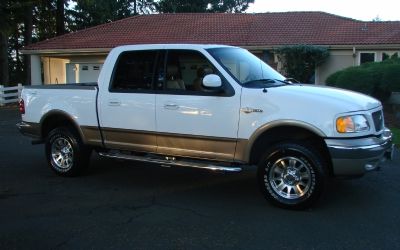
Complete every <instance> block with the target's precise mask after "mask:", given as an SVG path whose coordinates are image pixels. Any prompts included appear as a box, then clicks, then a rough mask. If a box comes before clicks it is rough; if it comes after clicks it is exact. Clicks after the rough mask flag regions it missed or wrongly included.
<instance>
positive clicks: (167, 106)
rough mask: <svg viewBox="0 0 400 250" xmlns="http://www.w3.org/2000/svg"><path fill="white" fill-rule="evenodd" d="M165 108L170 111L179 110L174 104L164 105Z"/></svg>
mask: <svg viewBox="0 0 400 250" xmlns="http://www.w3.org/2000/svg"><path fill="white" fill-rule="evenodd" d="M164 108H165V109H170V110H177V109H178V108H179V106H178V105H176V104H173V103H168V104H164Z"/></svg>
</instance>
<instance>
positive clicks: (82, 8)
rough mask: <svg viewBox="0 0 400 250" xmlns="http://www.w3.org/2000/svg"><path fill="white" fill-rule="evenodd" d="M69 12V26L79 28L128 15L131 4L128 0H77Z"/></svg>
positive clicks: (129, 14)
mask: <svg viewBox="0 0 400 250" xmlns="http://www.w3.org/2000/svg"><path fill="white" fill-rule="evenodd" d="M69 13H70V14H71V15H72V18H71V19H72V23H71V27H70V28H71V29H72V30H80V29H84V28H88V27H92V26H95V25H99V24H103V23H109V22H112V21H116V20H119V19H122V18H125V17H129V16H131V15H132V13H133V6H132V5H131V1H130V0H118V1H109V0H77V1H76V5H75V7H74V8H73V10H71V11H70V12H69Z"/></svg>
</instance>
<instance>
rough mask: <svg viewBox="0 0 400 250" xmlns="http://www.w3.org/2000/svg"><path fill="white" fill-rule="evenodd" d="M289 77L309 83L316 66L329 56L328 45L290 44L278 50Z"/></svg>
mask: <svg viewBox="0 0 400 250" xmlns="http://www.w3.org/2000/svg"><path fill="white" fill-rule="evenodd" d="M276 53H277V54H278V58H279V60H280V61H281V62H282V66H283V70H284V71H285V72H286V75H287V77H290V78H295V79H297V80H299V81H300V82H303V83H309V82H310V79H312V78H313V76H314V73H315V68H316V67H317V66H319V65H321V64H322V63H323V62H325V61H326V59H327V58H328V57H329V51H328V49H327V48H326V47H321V46H314V45H290V46H284V47H281V48H279V49H277V50H276Z"/></svg>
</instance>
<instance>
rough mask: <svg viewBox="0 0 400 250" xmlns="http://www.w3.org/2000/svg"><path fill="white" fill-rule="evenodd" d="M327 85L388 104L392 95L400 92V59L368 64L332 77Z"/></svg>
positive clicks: (334, 74) (340, 72) (339, 72)
mask: <svg viewBox="0 0 400 250" xmlns="http://www.w3.org/2000/svg"><path fill="white" fill-rule="evenodd" d="M326 82H327V85H329V86H335V87H339V88H344V89H349V90H354V91H357V92H361V93H364V94H367V95H371V96H373V97H375V98H377V99H379V100H381V101H382V102H386V101H387V99H388V98H389V97H390V93H391V92H394V91H400V59H398V58H392V59H389V60H386V61H383V62H374V63H366V64H363V65H361V66H357V67H350V68H347V69H344V70H341V71H338V72H336V73H333V74H332V75H330V76H329V77H328V78H327V80H326Z"/></svg>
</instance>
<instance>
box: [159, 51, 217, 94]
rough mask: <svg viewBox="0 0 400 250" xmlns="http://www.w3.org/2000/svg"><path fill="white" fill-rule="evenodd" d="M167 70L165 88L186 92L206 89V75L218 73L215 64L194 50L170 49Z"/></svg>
mask: <svg viewBox="0 0 400 250" xmlns="http://www.w3.org/2000/svg"><path fill="white" fill-rule="evenodd" d="M165 72H166V74H165V76H166V79H165V81H164V90H168V91H182V90H184V91H185V92H186V93H189V92H193V93H194V92H198V91H204V89H203V87H202V80H203V78H204V76H206V75H208V74H217V72H216V69H215V68H214V66H213V65H212V64H211V63H210V62H209V61H208V60H207V59H206V58H205V57H204V56H203V55H202V54H201V53H200V52H197V51H193V50H169V51H168V55H167V64H166V69H165Z"/></svg>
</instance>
